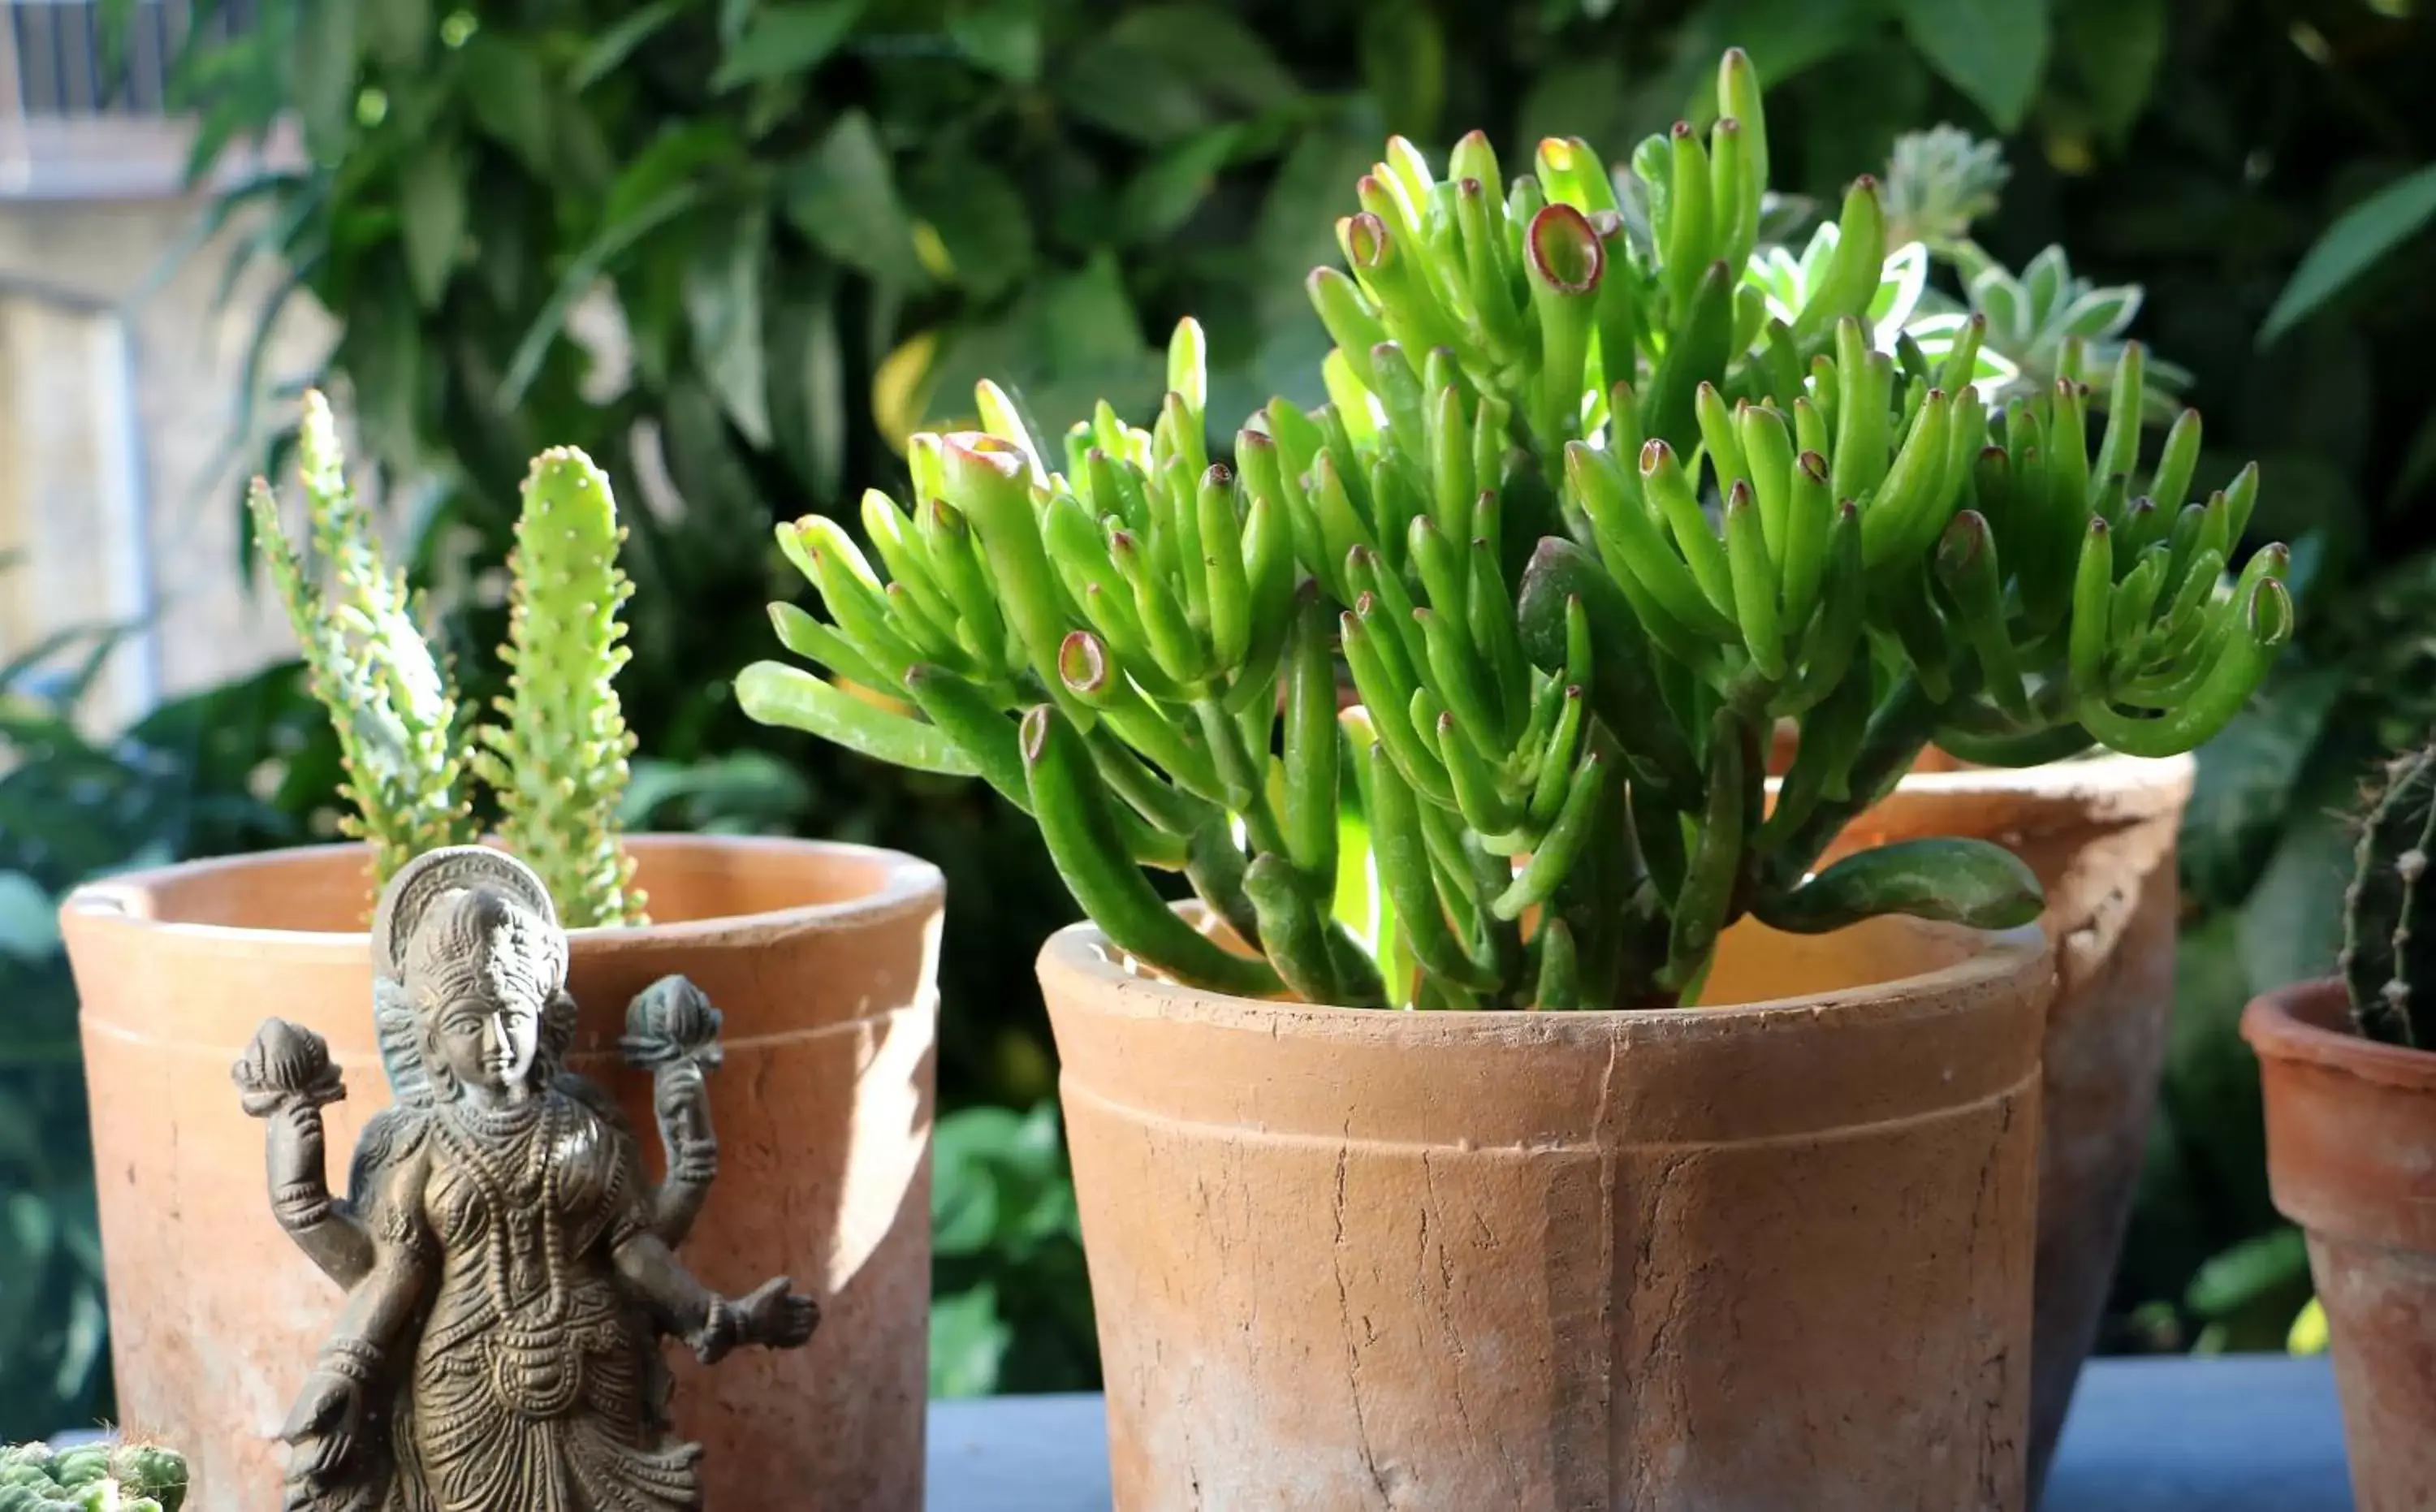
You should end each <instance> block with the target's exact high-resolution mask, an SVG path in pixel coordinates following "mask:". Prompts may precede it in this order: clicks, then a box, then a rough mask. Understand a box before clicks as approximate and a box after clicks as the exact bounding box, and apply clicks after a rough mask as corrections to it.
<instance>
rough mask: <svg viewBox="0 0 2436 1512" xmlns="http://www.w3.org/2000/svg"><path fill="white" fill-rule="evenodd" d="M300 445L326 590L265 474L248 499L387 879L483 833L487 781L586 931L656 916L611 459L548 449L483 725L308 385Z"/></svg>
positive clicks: (527, 854)
mask: <svg viewBox="0 0 2436 1512" xmlns="http://www.w3.org/2000/svg"><path fill="white" fill-rule="evenodd" d="M297 452H298V457H299V473H300V475H301V480H302V483H303V486H304V492H305V500H306V506H307V513H308V514H309V516H310V519H311V546H312V549H313V552H314V554H315V555H316V556H318V557H319V558H320V559H321V562H322V567H323V571H324V575H325V577H326V581H327V586H326V589H325V588H324V587H323V586H322V585H321V584H320V583H317V582H316V581H315V578H314V575H313V574H312V573H311V571H310V570H309V568H308V566H307V564H306V561H305V556H304V554H303V553H302V552H300V551H299V550H298V548H297V547H296V546H295V545H294V544H293V543H292V542H290V541H289V540H288V538H287V536H286V534H285V533H283V531H282V529H281V525H280V519H279V504H278V500H277V498H276V497H275V496H274V495H272V493H271V490H270V484H269V483H268V481H266V480H264V479H262V478H256V479H254V482H253V486H252V493H251V495H250V498H249V504H250V506H251V508H252V516H253V529H254V536H255V540H256V542H257V543H258V544H259V546H260V547H261V548H262V550H263V551H264V553H265V556H266V557H267V559H268V561H269V564H270V574H271V579H272V581H273V582H274V584H275V585H276V586H277V588H278V590H279V595H280V598H281V600H282V601H283V602H284V603H285V604H286V606H287V616H288V618H289V621H290V622H291V623H292V624H293V625H294V627H295V630H296V634H297V638H298V640H299V641H300V642H301V643H302V645H303V648H304V654H305V666H306V669H307V671H308V673H309V676H310V679H311V684H312V688H313V692H314V696H315V697H316V698H317V699H318V700H320V702H321V703H322V704H323V705H324V706H325V707H326V708H328V710H329V711H330V717H331V720H332V722H333V724H334V725H335V727H336V728H337V731H338V735H339V753H340V756H341V758H342V760H343V762H344V764H345V769H346V789H345V796H346V797H347V799H348V801H349V802H350V803H351V804H352V805H353V808H354V812H353V813H351V814H349V815H348V816H347V817H346V820H345V824H346V826H347V828H348V832H349V833H351V834H354V835H356V836H358V837H360V838H362V839H364V840H366V841H368V842H369V843H370V844H371V847H372V851H373V858H374V888H375V889H377V888H379V887H380V886H381V885H383V884H384V883H386V882H387V880H388V879H389V878H390V876H391V875H392V873H393V872H395V871H396V870H397V868H399V867H400V866H403V865H404V864H406V862H407V861H409V860H412V859H413V858H414V857H415V856H417V855H420V854H421V853H423V852H424V851H426V850H430V849H433V848H435V847H438V846H442V845H455V844H464V843H470V842H471V841H473V840H474V839H476V838H477V826H476V822H475V818H474V802H473V799H474V784H475V782H476V781H477V780H478V779H479V782H481V783H482V784H484V785H487V786H488V787H489V788H490V789H491V790H492V791H493V792H494V793H495V794H496V800H497V807H498V809H499V815H500V817H499V823H498V826H497V830H498V838H499V840H500V841H501V843H504V844H505V845H506V846H507V847H508V848H509V849H511V850H513V852H514V853H515V854H516V855H517V856H519V857H520V858H522V859H523V860H525V861H526V862H527V863H528V864H530V865H531V866H532V868H533V869H534V871H535V872H537V873H538V874H539V875H540V876H541V878H542V879H543V881H544V882H546V883H547V884H548V887H549V890H550V895H551V896H552V897H553V898H555V899H557V900H558V904H559V907H560V908H561V909H562V910H563V911H564V912H565V914H566V922H567V923H568V924H569V925H570V926H571V927H583V926H591V925H613V924H637V923H640V922H642V920H643V912H642V909H643V897H642V895H641V894H640V893H639V892H637V891H636V890H635V887H634V886H633V877H634V861H633V859H632V858H631V857H629V856H627V855H626V854H625V852H624V848H623V846H622V844H621V843H620V840H619V829H618V804H619V800H620V799H621V797H622V796H623V794H624V791H625V787H626V780H627V757H628V756H629V755H630V754H631V753H632V751H633V749H634V738H633V737H632V736H631V735H630V734H629V733H628V731H627V729H626V725H625V721H624V718H623V716H622V714H621V713H620V711H619V707H618V692H617V688H616V686H615V680H616V677H617V674H618V669H619V668H621V667H622V666H624V665H625V662H626V658H627V654H628V653H627V652H626V649H625V647H624V646H623V645H621V644H620V642H621V641H622V640H623V638H624V635H625V627H624V626H623V624H622V623H621V622H620V621H619V618H618V611H619V608H620V606H622V605H623V604H624V602H625V600H627V598H628V597H629V596H631V595H632V594H633V592H634V587H633V584H632V583H631V582H628V581H627V579H626V577H625V575H624V573H623V572H621V571H620V570H619V569H618V546H619V544H620V543H621V542H622V541H623V540H624V537H625V531H624V529H623V528H622V527H621V526H619V524H618V513H617V504H616V501H615V498H614V496H613V495H612V494H611V491H610V487H609V479H608V477H607V475H605V474H603V473H602V472H601V471H600V468H598V467H596V466H595V465H593V463H592V461H591V460H590V459H588V458H586V457H585V456H584V455H583V453H582V452H580V451H577V450H575V449H573V448H572V447H559V448H555V449H552V450H550V451H546V452H544V453H542V454H541V456H539V457H537V458H535V459H534V460H533V463H532V468H531V472H530V473H529V474H528V475H527V476H526V478H525V481H524V491H523V513H521V515H520V516H519V518H518V520H517V523H516V546H515V549H514V552H513V555H512V556H511V558H510V560H509V572H510V578H511V582H512V584H513V586H512V587H511V590H510V600H509V621H508V639H507V643H506V644H505V645H503V646H502V647H500V648H499V654H500V655H501V657H502V658H504V659H505V661H506V662H507V664H508V666H509V669H510V672H509V690H508V692H507V693H506V694H505V695H504V696H502V697H501V698H499V699H498V700H497V701H496V704H497V707H496V712H497V714H498V716H499V717H498V718H497V719H496V720H495V721H477V719H476V718H475V711H473V710H471V709H469V708H467V707H466V706H465V705H464V704H462V703H461V701H460V699H459V697H458V695H457V692H456V690H455V688H454V686H452V683H451V680H450V677H449V675H448V668H447V665H446V663H445V661H444V658H442V657H441V656H440V655H438V654H437V653H435V652H433V650H432V649H431V647H430V645H429V644H428V643H427V642H426V640H425V638H424V635H423V632H422V628H421V624H420V618H421V616H420V613H419V610H420V605H419V604H418V603H417V602H416V601H415V600H414V599H413V597H412V596H410V595H409V593H408V591H407V586H406V580H405V577H404V575H403V574H402V573H400V572H398V571H396V570H395V569H394V568H392V566H390V565H389V564H388V563H387V562H386V560H385V559H384V557H383V555H382V552H381V549H380V545H379V542H378V540H377V539H376V537H375V535H374V530H373V522H372V515H371V512H370V511H369V510H368V509H367V508H366V507H365V505H364V504H363V502H362V500H361V499H360V498H359V497H358V496H357V494H356V492H355V489H354V487H353V486H352V485H351V484H350V482H349V481H348V478H347V474H346V463H345V458H344V456H343V455H342V453H341V451H340V448H339V436H338V426H337V424H336V422H335V420H334V419H333V418H332V415H331V412H330V407H329V405H328V403H327V402H326V401H325V400H324V399H323V398H322V395H321V394H319V393H311V392H308V393H307V394H306V395H305V405H304V415H303V423H302V426H301V427H300V429H299V434H298V438H297Z"/></svg>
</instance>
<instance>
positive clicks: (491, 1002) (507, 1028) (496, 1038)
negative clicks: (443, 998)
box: [435, 990, 541, 1092]
mask: <svg viewBox="0 0 2436 1512" xmlns="http://www.w3.org/2000/svg"><path fill="white" fill-rule="evenodd" d="M435 1037H436V1038H437V1040H438V1044H437V1046H436V1048H437V1049H438V1050H439V1051H440V1054H441V1056H442V1058H443V1059H444V1060H445V1061H446V1062H447V1064H448V1069H449V1070H450V1071H451V1072H453V1073H454V1074H455V1075H456V1078H457V1080H458V1081H459V1083H461V1085H463V1086H479V1087H483V1088H485V1089H487V1090H489V1091H492V1092H504V1091H506V1090H507V1089H508V1088H510V1087H512V1086H518V1085H520V1084H522V1083H523V1081H524V1079H525V1076H526V1074H527V1073H528V1072H530V1071H531V1069H532V1064H533V1055H534V1053H535V1051H538V1050H539V1049H540V1048H541V1004H540V1003H539V1002H537V1001H535V1000H533V999H532V997H531V994H529V993H524V992H516V991H513V990H511V991H475V992H470V993H465V994H462V995H461V996H458V997H455V998H453V999H450V1000H449V1001H448V1002H447V1003H445V1004H444V1005H443V1006H442V1008H441V1010H440V1021H439V1025H438V1033H437V1035H436V1036H435Z"/></svg>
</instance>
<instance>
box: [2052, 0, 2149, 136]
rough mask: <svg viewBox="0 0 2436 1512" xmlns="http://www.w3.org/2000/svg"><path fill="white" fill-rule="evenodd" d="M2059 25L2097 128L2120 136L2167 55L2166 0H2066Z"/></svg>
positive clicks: (2136, 115)
mask: <svg viewBox="0 0 2436 1512" xmlns="http://www.w3.org/2000/svg"><path fill="white" fill-rule="evenodd" d="M2056 29H2057V30H2058V32H2059V33H2060V34H2061V37H2060V41H2061V43H2062V51H2063V53H2064V55H2065V56H2066V57H2067V58H2069V59H2070V60H2071V61H2072V66H2073V71H2074V73H2075V74H2077V75H2078V76H2079V81H2080V87H2081V91H2082V93H2083V94H2084V95H2085V96H2087V97H2088V102H2089V106H2090V109H2091V111H2092V113H2094V114H2095V115H2096V117H2097V124H2098V126H2099V128H2100V129H2101V130H2104V131H2105V132H2106V133H2107V134H2108V135H2109V136H2111V137H2113V138H2114V139H2115V140H2117V141H2120V140H2121V139H2122V136H2123V133H2124V132H2126V131H2129V130H2131V123H2132V122H2134V121H2136V120H2138V119H2139V118H2140V112H2141V110H2142V108H2143V107H2145V106H2146V105H2147V104H2148V103H2149V91H2150V90H2151V89H2152V88H2154V87H2155V85H2156V82H2157V65H2158V64H2159V63H2161V62H2163V61H2165V57H2166V0H2066V3H2065V5H2064V8H2063V10H2062V14H2061V15H2059V16H2058V17H2057V18H2056Z"/></svg>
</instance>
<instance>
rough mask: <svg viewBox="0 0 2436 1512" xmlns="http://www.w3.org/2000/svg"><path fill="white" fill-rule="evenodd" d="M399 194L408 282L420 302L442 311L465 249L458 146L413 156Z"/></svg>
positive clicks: (437, 146) (433, 147)
mask: <svg viewBox="0 0 2436 1512" xmlns="http://www.w3.org/2000/svg"><path fill="white" fill-rule="evenodd" d="M397 192H398V208H399V211H400V213H401V215H402V217H403V218H404V223H403V225H401V226H400V228H399V230H400V232H401V233H402V234H403V235H404V237H405V240H406V273H407V279H408V281H409V283H411V284H412V285H413V286H414V298H415V302H416V303H417V304H421V305H422V306H423V307H424V308H425V309H426V310H433V309H438V308H439V307H440V299H441V296H442V295H444V294H445V293H446V292H447V291H448V275H449V274H450V273H451V272H452V271H454V270H455V269H456V267H457V264H458V261H459V259H460V257H461V255H462V254H463V252H464V250H465V210H466V206H465V175H464V163H463V160H462V158H461V157H460V155H459V153H458V151H457V145H456V143H455V142H453V141H451V140H448V139H446V138H443V139H442V140H440V141H438V142H433V143H429V144H427V145H426V146H425V147H424V148H422V149H421V150H419V151H415V152H410V153H409V154H408V155H407V159H406V163H405V165H404V166H403V167H402V168H401V169H400V170H399V174H398V185H397Z"/></svg>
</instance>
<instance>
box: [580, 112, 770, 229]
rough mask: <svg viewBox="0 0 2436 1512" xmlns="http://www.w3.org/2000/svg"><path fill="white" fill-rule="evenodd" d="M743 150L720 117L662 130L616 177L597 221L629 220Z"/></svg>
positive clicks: (734, 159)
mask: <svg viewBox="0 0 2436 1512" xmlns="http://www.w3.org/2000/svg"><path fill="white" fill-rule="evenodd" d="M743 153H744V147H743V144H742V143H740V142H739V141H738V140H737V137H736V132H735V130H734V129H733V128H731V127H730V126H728V125H727V123H726V122H724V121H719V120H707V121H702V122H699V123H697V124H694V125H690V126H683V127H679V128H676V129H675V130H667V131H663V132H661V133H660V134H659V135H658V136H655V137H653V139H652V141H651V144H650V145H649V146H647V147H645V148H643V150H641V151H640V152H637V153H635V157H634V160H633V161H632V162H630V163H628V164H627V165H626V166H625V168H624V169H623V171H621V172H620V173H619V174H618V182H616V183H614V184H612V185H611V186H610V189H609V198H608V200H607V202H606V203H605V204H604V205H603V206H602V207H601V212H600V223H601V225H602V226H604V227H606V226H615V225H617V224H618V223H619V222H621V221H625V220H628V219H631V218H633V217H635V216H636V215H638V214H640V213H641V212H642V210H643V209H644V207H645V206H647V205H650V204H652V203H653V202H654V201H655V200H659V199H660V198H661V197H662V196H663V195H665V194H667V193H668V192H669V191H670V189H674V188H677V187H679V186H681V185H685V184H689V183H692V182H696V181H697V180H699V179H701V178H702V177H704V176H705V169H710V168H714V167H719V166H723V165H727V164H729V163H734V162H738V161H740V160H741V158H742V156H743Z"/></svg>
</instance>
